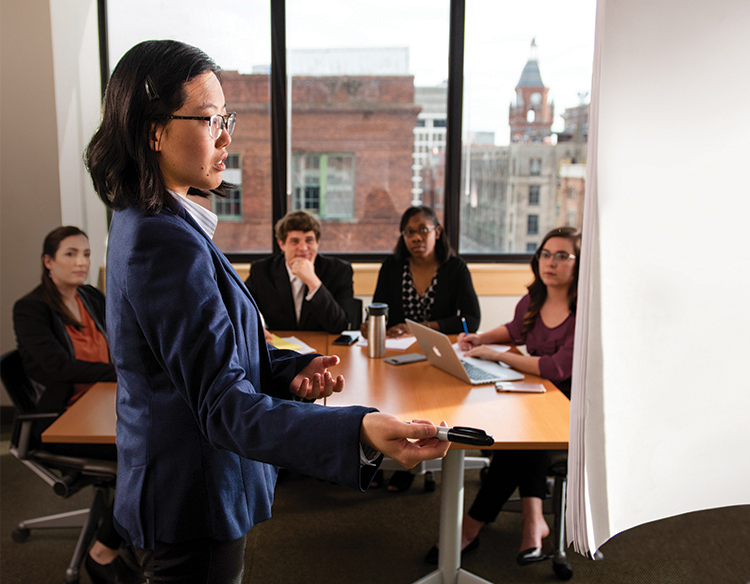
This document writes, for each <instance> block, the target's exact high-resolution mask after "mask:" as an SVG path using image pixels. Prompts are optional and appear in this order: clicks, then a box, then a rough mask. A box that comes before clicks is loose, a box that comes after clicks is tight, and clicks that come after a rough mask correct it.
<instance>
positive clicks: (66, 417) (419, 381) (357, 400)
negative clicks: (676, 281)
mask: <svg viewBox="0 0 750 584" xmlns="http://www.w3.org/2000/svg"><path fill="white" fill-rule="evenodd" d="M278 334H279V336H281V337H288V336H295V337H297V338H298V339H300V340H302V341H303V342H305V343H306V344H308V345H309V346H311V347H312V348H314V349H315V350H316V351H318V352H319V353H323V354H328V355H331V354H333V355H338V356H339V357H341V363H340V364H339V365H338V366H336V367H334V368H332V370H331V371H332V373H333V374H334V375H338V374H342V375H343V376H344V378H345V380H346V386H345V388H344V391H343V392H342V393H340V394H336V395H333V396H331V397H329V398H328V399H327V400H326V405H328V406H347V405H354V404H358V405H367V406H373V407H376V408H378V409H379V410H381V411H383V412H388V413H391V414H395V415H396V416H398V417H399V418H401V419H402V420H404V421H411V420H412V419H426V420H431V421H433V422H434V423H435V424H439V423H440V422H441V421H442V420H445V421H446V422H447V424H448V425H449V426H471V427H475V428H481V429H483V430H485V431H486V432H487V433H488V434H489V435H491V436H492V437H493V438H494V440H495V444H494V446H492V447H491V448H492V449H513V450H523V449H546V450H564V449H567V447H568V420H569V412H570V402H569V401H568V400H567V398H566V397H565V396H564V395H563V394H562V393H561V392H560V391H559V390H558V389H557V388H556V387H555V386H554V385H553V384H552V383H551V382H549V381H546V380H543V379H541V378H539V377H535V376H533V375H527V376H526V379H525V381H534V382H541V383H544V385H545V386H546V388H547V391H546V392H545V393H543V394H531V393H527V394H509V393H508V394H506V393H502V394H498V393H497V392H496V391H495V388H494V386H493V385H485V386H474V387H472V386H469V385H467V384H466V383H464V382H463V381H461V380H459V379H456V378H454V377H452V376H450V375H448V374H447V373H444V372H442V371H440V370H438V369H436V368H434V367H432V366H431V365H429V363H427V362H426V361H423V362H421V363H411V364H408V365H399V366H393V365H388V364H386V363H385V362H384V361H383V359H369V358H368V357H367V349H366V348H365V347H359V346H350V347H345V346H337V345H333V344H332V341H333V339H334V338H336V336H338V335H327V334H325V333H319V332H302V331H293V332H280V333H278ZM404 352H406V353H415V352H417V353H418V352H420V350H419V345H417V344H414V345H412V346H411V347H409V348H408V349H406V351H399V350H390V349H389V350H387V351H386V356H390V355H399V354H403V353H404ZM115 392H116V384H115V383H97V384H96V385H94V386H93V387H92V388H91V389H90V390H89V391H87V392H86V394H85V395H84V396H83V397H82V398H81V399H79V400H78V401H77V402H76V403H75V404H74V405H73V406H72V407H71V408H69V409H68V410H67V411H66V412H65V413H64V414H63V415H61V416H60V417H59V418H58V419H57V420H56V421H55V422H54V423H53V424H52V425H51V426H49V427H48V428H47V429H46V430H45V431H44V433H43V434H42V440H43V441H44V442H65V443H100V444H102V443H103V444H114V443H115V423H116V416H115V407H114V403H115ZM467 449H476V447H471V446H461V445H459V444H452V445H451V449H450V450H449V451H448V455H447V456H446V457H445V459H444V460H443V468H442V479H441V506H440V559H439V564H438V569H437V570H435V571H434V572H432V573H430V574H428V575H427V576H425V577H424V578H422V579H420V580H418V581H417V582H416V583H415V584H428V583H430V584H432V583H434V584H449V583H450V584H468V583H487V580H484V579H482V578H480V577H478V576H476V575H474V574H471V573H469V572H467V571H465V570H462V569H461V563H460V561H461V553H460V550H461V547H460V546H461V521H462V517H463V499H464V493H463V481H464V453H465V450H467Z"/></svg>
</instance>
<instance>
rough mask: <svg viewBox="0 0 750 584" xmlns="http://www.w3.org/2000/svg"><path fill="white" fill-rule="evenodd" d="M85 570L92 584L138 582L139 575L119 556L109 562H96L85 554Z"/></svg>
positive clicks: (127, 583)
mask: <svg viewBox="0 0 750 584" xmlns="http://www.w3.org/2000/svg"><path fill="white" fill-rule="evenodd" d="M84 564H85V565H86V572H87V573H88V575H89V580H91V582H92V584H140V583H141V582H143V581H144V578H142V577H141V575H140V574H139V573H138V572H136V571H135V570H133V569H132V568H131V567H130V566H128V565H127V564H126V563H125V562H124V561H123V559H122V558H120V557H119V556H118V557H117V558H115V559H114V561H113V562H111V563H109V564H98V563H97V562H96V561H95V560H94V558H92V557H91V556H90V555H88V554H86V561H85V562H84Z"/></svg>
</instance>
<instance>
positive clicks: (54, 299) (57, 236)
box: [42, 225, 89, 331]
mask: <svg viewBox="0 0 750 584" xmlns="http://www.w3.org/2000/svg"><path fill="white" fill-rule="evenodd" d="M74 235H83V236H84V237H85V238H86V239H88V238H89V236H88V235H86V234H85V233H84V232H83V231H82V230H80V229H78V227H74V226H73V225H66V226H64V227H58V228H57V229H53V230H52V231H50V232H49V233H48V234H47V237H45V238H44V243H43V244H42V298H44V301H45V302H46V303H47V304H49V305H50V306H51V307H52V309H53V310H54V311H55V312H57V313H58V314H59V315H60V318H62V321H63V322H64V323H65V324H69V325H72V326H74V327H76V328H77V329H78V330H79V331H80V330H82V329H83V325H82V324H81V322H80V321H79V320H78V319H77V318H76V317H75V316H73V313H72V312H71V311H70V309H69V308H68V307H67V306H65V302H63V299H62V296H60V291H59V290H58V289H57V286H55V283H54V282H53V281H52V278H50V275H49V270H48V269H47V266H45V265H44V256H49V257H51V258H52V259H55V256H56V255H57V251H58V250H59V249H60V244H61V243H62V242H63V240H64V239H66V238H68V237H72V236H74Z"/></svg>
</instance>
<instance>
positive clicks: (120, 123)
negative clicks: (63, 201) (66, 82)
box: [85, 40, 228, 214]
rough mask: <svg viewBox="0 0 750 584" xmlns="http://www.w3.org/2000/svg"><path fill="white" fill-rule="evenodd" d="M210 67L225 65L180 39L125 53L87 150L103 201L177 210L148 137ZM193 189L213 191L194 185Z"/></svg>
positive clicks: (115, 205)
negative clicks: (192, 81)
mask: <svg viewBox="0 0 750 584" xmlns="http://www.w3.org/2000/svg"><path fill="white" fill-rule="evenodd" d="M207 71H212V72H213V73H215V74H216V76H217V77H218V76H219V73H220V71H221V70H220V69H219V66H218V65H216V63H214V61H213V60H212V59H211V58H210V57H209V56H208V55H206V53H204V52H203V51H201V50H200V49H198V48H196V47H193V46H191V45H188V44H185V43H182V42H178V41H170V40H166V41H144V42H142V43H139V44H137V45H135V46H134V47H133V48H131V49H130V50H129V51H128V52H127V53H125V55H123V57H122V58H121V59H120V62H119V63H118V64H117V66H116V67H115V69H114V71H113V72H112V77H111V78H110V80H109V83H108V84H107V90H106V92H105V94H104V106H103V111H102V122H101V125H100V126H99V128H98V129H97V131H96V132H95V133H94V136H93V137H92V138H91V142H89V145H88V148H87V149H86V153H85V163H86V168H87V169H88V171H89V173H90V174H91V180H92V181H93V183H94V190H95V191H96V193H97V194H98V195H99V197H100V198H101V199H102V201H104V204H105V205H107V206H108V207H111V208H113V209H125V208H127V207H136V208H138V209H142V210H144V211H146V213H148V214H155V213H158V212H159V211H160V210H161V209H162V208H164V207H168V208H170V209H172V210H173V211H176V210H177V207H176V202H175V201H174V198H173V197H172V196H171V195H170V194H169V192H168V191H167V188H166V185H165V183H164V177H163V176H162V173H161V169H160V168H159V162H158V158H157V154H156V152H154V151H153V150H152V149H151V147H150V144H149V137H150V135H151V132H152V129H153V127H154V124H160V123H164V122H165V121H166V120H167V118H168V116H170V115H171V114H172V113H174V112H175V111H177V110H178V109H180V108H181V107H182V106H183V105H184V104H185V102H186V100H187V95H186V93H185V84H186V83H187V82H189V81H190V80H191V79H193V78H195V77H197V76H198V75H201V74H203V73H205V72H207ZM227 188H228V184H227V183H224V182H222V184H221V185H220V186H219V187H218V188H217V189H216V190H214V191H213V192H216V193H217V194H220V195H221V194H224V192H225V191H226V190H227ZM190 194H194V195H202V196H208V195H209V193H208V192H205V191H200V190H198V189H193V188H191V189H190Z"/></svg>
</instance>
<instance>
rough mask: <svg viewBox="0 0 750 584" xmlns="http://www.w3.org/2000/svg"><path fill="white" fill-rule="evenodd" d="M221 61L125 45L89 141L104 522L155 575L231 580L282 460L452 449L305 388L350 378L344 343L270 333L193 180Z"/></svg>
mask: <svg viewBox="0 0 750 584" xmlns="http://www.w3.org/2000/svg"><path fill="white" fill-rule="evenodd" d="M219 75H220V70H219V68H218V67H217V66H216V64H215V63H214V62H213V61H212V60H211V59H210V58H209V57H208V56H207V55H206V54H205V53H203V52H202V51H200V50H199V49H196V48H195V47H192V46H190V45H186V44H184V43H180V42H176V41H147V42H143V43H140V44H138V45H136V46H135V47H133V48H132V49H130V50H129V51H128V52H127V53H126V54H125V55H124V56H123V57H122V59H121V60H120V62H119V63H118V65H117V66H116V67H115V69H114V71H113V73H112V77H111V79H110V82H109V85H108V87H107V91H106V94H105V98H104V108H103V119H102V123H101V126H100V127H99V129H98V130H97V132H96V133H95V134H94V137H93V138H92V140H91V142H90V144H89V146H88V149H87V154H86V156H87V163H88V168H89V172H90V173H91V177H92V180H93V183H94V188H95V190H96V192H97V193H98V194H99V196H100V197H101V198H102V200H103V201H104V202H105V204H107V205H108V206H109V207H111V208H112V209H114V211H115V212H114V213H113V218H112V224H111V228H110V234H109V246H108V254H107V325H108V330H109V331H110V341H111V349H112V357H113V360H114V363H115V367H116V369H117V373H118V394H117V417H118V421H117V449H118V476H117V494H116V498H115V522H116V525H117V526H118V527H119V529H120V532H121V533H122V534H123V535H124V536H125V537H126V538H127V539H128V540H129V541H130V542H132V543H133V545H134V546H136V554H137V555H138V557H139V560H140V562H141V565H142V566H143V568H144V573H145V575H146V576H147V577H149V578H150V579H151V581H156V582H159V581H165V580H167V579H169V578H172V579H173V580H174V581H180V582H200V583H214V582H239V581H241V578H242V571H243V565H244V547H245V535H246V533H247V532H248V531H249V530H250V529H251V528H252V527H253V525H255V524H256V523H259V522H261V521H264V520H266V519H268V518H269V517H270V515H271V505H272V503H273V490H274V485H275V481H276V470H277V468H276V467H277V466H284V467H288V468H293V469H296V470H298V471H300V472H303V473H305V474H309V475H311V476H315V477H318V478H321V479H324V480H331V481H335V482H338V483H341V484H344V485H348V486H350V487H353V488H356V489H364V488H365V487H366V486H367V485H368V483H369V481H370V478H371V477H372V474H373V473H374V472H375V471H376V469H377V468H378V465H379V461H380V460H381V459H382V456H381V454H380V453H382V454H385V455H387V456H391V457H395V458H396V459H398V460H400V461H402V464H406V465H407V466H413V465H414V464H416V463H417V462H419V461H421V460H423V459H429V458H435V457H441V456H444V455H445V453H446V451H447V444H446V443H440V442H438V441H437V440H436V439H435V438H434V436H435V434H436V429H435V427H434V425H433V424H432V423H430V422H422V423H417V424H406V423H403V422H401V421H399V420H398V419H396V418H395V417H394V416H390V415H387V414H383V413H378V412H376V411H374V410H373V409H372V408H365V407H349V408H329V407H324V406H319V405H316V404H311V403H306V401H309V400H314V399H316V398H319V397H325V396H329V395H331V394H332V393H333V392H336V391H342V390H343V388H344V379H343V378H342V377H341V376H338V377H337V378H335V379H334V378H333V377H332V375H331V373H330V372H329V371H328V367H331V366H333V365H335V364H336V363H337V362H338V357H335V356H331V357H324V356H315V355H299V354H298V353H295V352H293V351H281V350H278V349H274V348H272V347H270V346H268V345H267V344H266V342H265V337H264V333H263V326H262V323H261V318H260V314H259V312H258V308H257V305H256V304H255V301H254V300H253V298H252V297H251V296H250V294H249V292H248V291H247V288H246V287H245V285H244V283H243V282H242V280H240V278H239V276H238V275H237V273H236V271H235V270H234V268H233V267H232V266H231V264H230V263H229V261H228V260H227V259H226V257H225V256H224V255H223V254H222V253H221V252H220V251H219V249H218V248H217V247H216V245H215V244H214V243H213V241H212V239H211V237H212V235H213V231H214V228H215V226H216V222H217V218H216V216H215V215H214V214H213V213H211V212H209V211H207V210H206V209H204V208H203V207H201V206H200V205H197V204H195V203H193V201H190V200H188V198H187V195H188V194H197V195H199V196H204V197H205V196H207V195H208V194H209V193H210V191H212V190H216V189H218V190H222V187H224V186H225V184H224V183H223V181H222V173H223V171H224V170H225V168H226V166H225V160H226V158H227V148H228V147H229V144H230V143H231V134H232V132H233V130H234V125H235V121H236V115H235V114H234V113H233V112H227V109H226V101H225V99H224V92H223V91H222V87H221V83H220V80H219ZM170 581H172V580H170Z"/></svg>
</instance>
